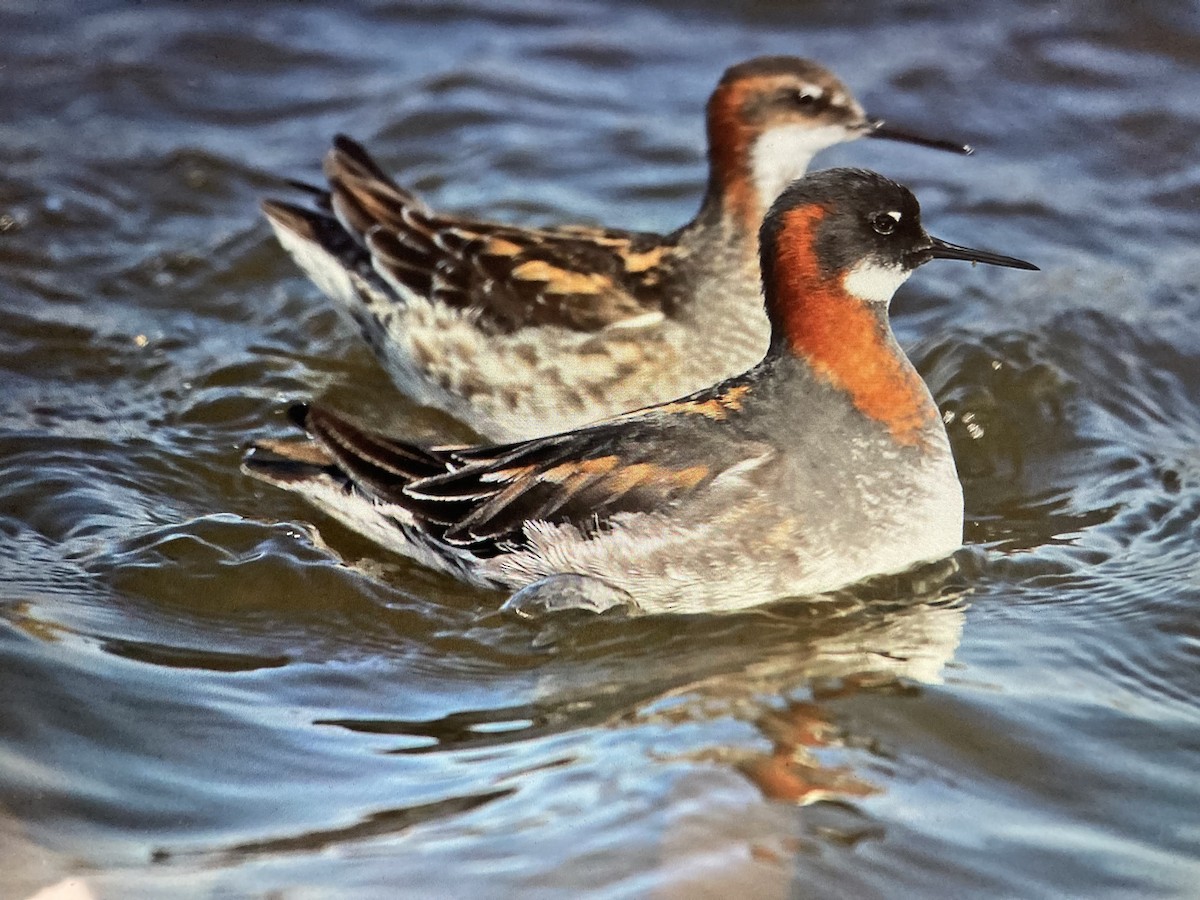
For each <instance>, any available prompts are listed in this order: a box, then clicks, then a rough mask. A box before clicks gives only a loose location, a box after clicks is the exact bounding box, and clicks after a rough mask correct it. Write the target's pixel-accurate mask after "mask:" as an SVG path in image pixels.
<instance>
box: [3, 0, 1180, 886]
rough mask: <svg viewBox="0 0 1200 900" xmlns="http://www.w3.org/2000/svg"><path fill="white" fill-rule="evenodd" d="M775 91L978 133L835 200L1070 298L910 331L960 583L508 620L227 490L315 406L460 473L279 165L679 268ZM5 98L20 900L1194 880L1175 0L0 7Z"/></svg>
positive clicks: (849, 152)
mask: <svg viewBox="0 0 1200 900" xmlns="http://www.w3.org/2000/svg"><path fill="white" fill-rule="evenodd" d="M767 52H772V53H780V52H782V53H799V54H803V55H808V56H812V57H814V58H816V59H819V60H821V61H823V62H825V63H827V64H829V65H830V66H832V67H833V68H834V69H835V70H836V71H837V72H838V73H839V74H841V75H842V76H843V77H844V78H845V79H846V81H847V82H849V83H850V85H851V86H852V87H853V88H854V89H855V90H856V91H857V92H859V94H860V96H861V97H862V99H863V100H864V103H865V105H866V106H867V107H868V109H869V110H872V111H873V112H874V113H875V114H877V115H887V116H890V117H892V118H893V119H894V120H895V121H896V122H897V123H903V124H905V125H908V126H910V127H912V128H914V129H916V128H920V129H921V130H923V131H925V132H927V133H936V134H940V135H944V136H947V137H957V138H960V139H963V140H966V141H969V142H971V143H972V144H974V145H976V146H977V148H978V150H979V152H978V153H977V154H976V156H975V157H972V158H970V159H956V158H952V157H947V156H945V155H939V154H932V153H929V152H927V151H921V150H919V149H913V148H905V147H901V146H895V145H891V146H883V145H879V144H874V145H868V144H869V143H870V142H866V143H860V144H857V145H853V146H849V147H845V148H839V149H838V150H837V151H835V152H831V153H828V154H827V155H826V156H825V157H824V158H823V161H824V162H826V163H828V164H834V163H853V164H860V165H868V166H872V167H875V168H879V169H881V170H882V171H884V172H885V173H887V174H889V175H892V176H893V177H896V178H898V179H900V180H902V181H905V182H907V183H909V184H910V185H912V186H913V187H914V189H915V190H916V191H917V193H918V195H919V196H920V198H921V200H922V202H923V204H924V208H925V213H926V221H927V222H928V224H929V226H930V230H931V231H933V232H934V233H936V234H938V235H940V236H943V237H945V238H947V239H949V240H953V241H959V242H963V243H968V244H973V245H979V246H989V247H994V248H996V249H998V250H1001V251H1005V252H1010V253H1015V254H1018V255H1021V256H1026V257H1029V258H1032V259H1034V260H1035V261H1036V262H1038V263H1039V264H1041V265H1042V267H1043V269H1044V272H1043V273H1042V274H1040V275H1030V274H1026V273H1007V272H995V271H985V270H983V269H978V270H972V269H970V268H968V267H965V266H955V265H952V264H945V265H943V266H941V267H940V268H939V267H935V266H931V267H929V268H928V269H923V270H922V271H921V272H920V273H919V275H918V276H917V277H916V278H914V279H913V281H912V283H910V284H909V285H908V286H906V287H905V288H904V290H903V291H902V293H901V296H900V298H899V299H898V300H897V303H896V305H895V311H896V325H897V330H898V333H899V334H900V337H901V339H902V341H903V342H904V343H905V345H906V346H907V347H909V348H910V349H911V351H912V353H913V355H914V358H916V359H917V360H918V361H919V363H920V366H921V369H922V372H923V373H924V374H925V375H926V376H927V378H928V379H929V381H930V383H931V385H932V386H933V387H934V390H935V393H936V395H937V397H938V399H939V401H940V402H941V403H942V405H943V407H944V409H945V411H946V417H947V420H948V421H949V422H950V428H951V432H952V437H953V439H954V442H955V448H956V453H957V455H958V459H959V465H960V469H961V472H962V474H963V478H964V482H965V487H966V498H967V507H968V510H967V511H968V519H969V524H968V538H969V542H970V545H969V547H968V548H967V549H966V550H964V551H963V552H962V553H961V554H960V555H959V558H958V560H957V562H958V570H957V571H956V572H951V573H947V572H946V571H941V570H938V571H930V572H924V573H917V574H915V575H912V576H908V577H905V578H901V579H893V580H890V581H888V582H884V583H878V584H875V585H871V586H867V587H863V588H860V589H856V590H855V591H852V592H848V593H846V594H844V595H839V596H838V597H836V598H832V599H828V600H823V601H821V602H819V603H817V602H811V601H810V602H805V601H789V602H786V603H783V604H780V605H777V606H774V607H771V608H767V609H760V610H756V611H752V612H749V613H746V614H741V615H736V616H724V617H693V618H686V619H678V618H669V617H659V618H649V619H636V620H622V619H619V618H614V619H610V618H607V617H599V618H595V617H591V618H589V617H586V616H581V617H578V618H576V617H573V616H565V617H560V618H556V619H553V620H550V621H546V622H542V623H534V624H530V623H524V622H518V621H512V620H510V619H508V618H504V617H501V616H500V615H498V614H497V613H496V610H497V608H498V606H499V603H500V602H501V599H502V598H500V597H499V596H496V595H491V594H485V593H480V592H476V591H472V590H467V589H464V588H462V587H460V586H458V585H457V584H455V583H452V582H450V581H448V580H446V579H443V578H441V577H438V576H436V575H433V574H431V573H429V572H427V571H424V570H422V569H420V568H419V567H416V566H413V565H411V564H410V563H408V562H407V561H405V560H403V559H401V558H398V557H395V556H392V555H390V554H388V553H386V552H384V551H382V550H379V549H377V548H375V547H374V546H372V545H371V544H369V543H367V542H365V541H363V540H362V539H360V538H358V537H356V536H354V535H352V534H350V533H349V532H347V531H345V530H344V529H342V528H340V527H339V526H337V525H336V524H334V523H333V522H331V521H330V520H329V519H327V518H326V517H324V516H321V515H320V514H318V513H316V512H315V511H314V510H312V509H310V508H308V507H306V506H305V505H304V504H303V503H302V502H301V501H299V500H298V499H296V498H293V497H292V496H290V495H288V494H285V493H283V492H281V491H276V490H272V489H270V488H268V487H266V486H264V485H261V484H258V483H255V482H253V481H251V480H249V479H248V478H246V477H245V476H243V475H241V474H240V473H239V471H238V460H239V457H240V453H241V449H242V448H243V447H244V445H245V444H246V443H247V442H248V441H249V440H250V439H252V438H254V437H264V436H270V435H280V434H284V433H286V432H287V429H288V426H287V424H286V422H285V420H284V418H283V417H282V415H281V409H282V408H283V406H284V405H285V404H286V403H287V402H289V401H291V400H294V399H297V398H305V397H311V396H320V397H324V398H326V399H327V400H328V401H329V402H331V403H332V404H334V405H335V406H337V407H339V408H342V409H345V410H348V411H350V412H352V413H355V414H357V415H359V416H361V417H364V418H366V419H368V420H370V421H372V422H374V423H375V424H377V425H381V426H386V427H391V428H395V429H397V430H402V431H404V432H405V433H409V434H414V435H423V436H430V437H432V436H434V435H445V434H448V433H454V432H455V426H454V425H453V423H448V422H446V421H445V420H444V419H442V418H439V417H437V416H435V415H433V414H431V413H429V412H427V411H423V410H420V409H417V408H414V407H413V406H412V405H411V404H409V403H408V402H406V401H405V399H404V398H403V397H402V396H400V395H398V394H397V393H396V392H395V390H394V389H393V388H391V387H390V385H389V383H388V382H387V380H386V378H385V377H384V376H383V374H382V373H381V371H380V369H379V368H378V367H377V366H376V364H375V363H374V361H373V359H372V358H371V357H370V355H369V353H368V352H367V351H366V349H365V348H364V347H363V345H362V344H361V343H360V341H359V339H358V338H357V337H356V335H355V333H354V331H353V329H352V328H351V327H349V326H347V325H346V324H344V323H343V322H342V320H341V319H340V318H338V316H337V314H336V313H335V311H334V309H333V308H332V306H331V304H330V303H328V302H327V301H326V300H324V299H323V298H322V297H321V296H320V295H319V293H318V292H317V290H316V289H315V288H313V287H311V286H310V285H308V284H307V283H306V282H305V281H304V280H303V278H302V277H301V276H300V275H299V274H298V273H297V271H296V270H295V268H294V267H293V266H292V265H291V264H290V262H289V261H288V260H287V259H286V258H285V257H284V255H283V253H282V252H281V251H280V250H279V249H278V248H277V247H276V246H275V245H274V243H273V241H272V240H271V239H270V237H269V235H268V229H267V228H266V226H265V225H264V223H263V222H262V221H261V220H260V218H259V216H258V213H257V209H256V203H257V200H258V198H259V197H261V196H262V195H264V194H267V193H270V192H271V191H273V190H277V189H278V181H277V178H278V176H280V175H286V176H293V177H309V178H311V177H313V176H314V175H315V174H316V172H317V164H318V160H319V157H320V155H321V154H322V152H323V151H324V148H325V146H326V143H327V141H328V139H329V137H330V136H331V135H332V134H334V133H335V132H338V131H345V132H348V133H350V134H353V135H355V136H357V137H359V138H360V139H363V140H366V141H367V142H368V144H369V146H370V147H371V148H372V149H373V150H374V151H376V152H377V153H378V154H379V156H380V157H381V159H382V160H383V161H384V162H385V163H386V164H387V165H388V166H389V167H391V168H394V169H395V170H396V171H398V172H400V173H402V177H403V179H404V180H405V181H406V182H407V183H410V184H412V185H414V186H416V187H417V188H418V189H419V190H420V191H422V192H423V193H424V194H425V195H426V196H427V197H428V198H429V199H430V200H432V201H433V202H435V203H436V204H438V205H441V206H446V207H450V208H455V209H460V210H467V211H471V212H477V213H486V214H488V215H491V216H495V217H500V218H507V219H511V220H515V221H523V222H552V221H604V222H607V223H611V224H615V225H628V226H633V227H639V228H646V229H650V228H662V229H668V228H671V227H674V226H675V225H677V224H679V223H680V222H682V221H684V220H685V219H686V218H688V217H689V216H690V214H691V213H692V211H693V209H694V207H695V205H696V203H697V199H698V195H699V192H700V189H701V187H702V184H703V181H704V167H703V162H702V154H703V146H702V128H701V122H700V118H699V111H700V109H701V107H702V104H703V102H704V99H705V98H706V96H707V94H708V91H709V90H710V88H711V86H712V84H713V83H714V81H715V79H716V77H717V75H718V74H719V72H720V70H721V69H722V68H724V66H726V65H728V64H730V63H732V62H735V61H737V60H739V59H741V58H744V57H747V56H751V55H755V54H759V53H767ZM0 60H2V62H0V83H2V84H3V98H4V99H3V101H2V102H3V107H4V110H5V115H4V116H3V117H0V156H2V158H3V160H4V164H3V166H2V167H0V388H2V390H0V447H2V448H3V449H2V452H0V535H2V537H0V582H2V583H0V660H2V662H0V895H3V896H5V897H10V896H11V897H24V896H27V895H28V894H31V893H33V892H34V891H35V890H36V889H37V888H39V887H41V886H44V885H46V884H49V883H52V882H55V881H58V880H60V879H62V878H66V877H69V876H82V877H84V878H85V879H86V880H87V883H88V884H89V886H90V888H91V890H92V891H93V892H94V893H95V894H96V895H97V896H101V897H113V898H117V897H120V898H125V897H148V898H151V897H152V898H158V897H242V896H262V897H272V898H308V897H326V896H338V897H343V896H345V897H364V898H367V897H371V898H374V897H380V896H399V895H412V896H430V895H444V896H485V895H486V896H494V895H521V896H527V895H541V896H560V895H562V896H570V895H576V894H580V893H591V894H594V895H597V896H641V895H657V896H671V897H674V896H693V895H700V894H703V893H707V895H710V896H723V895H727V894H729V893H732V892H734V891H737V892H740V894H741V895H743V896H766V897H770V896H780V897H781V896H787V895H793V896H795V895H798V896H829V897H846V896H853V897H874V896H879V897H897V896H939V897H941V896H944V897H962V896H967V895H972V896H985V895H991V896H1022V897H1034V896H1049V895H1071V896H1089V897H1098V896H1139V897H1142V896H1195V895H1196V892H1197V891H1200V888H1198V887H1197V884H1198V883H1200V851H1198V847H1200V813H1198V810H1200V779H1198V778H1197V777H1196V772H1197V770H1198V769H1200V711H1198V710H1197V701H1196V696H1197V693H1198V687H1200V665H1198V664H1200V626H1198V625H1197V621H1198V619H1197V615H1196V610H1197V605H1198V604H1200V563H1198V553H1197V549H1198V545H1197V538H1198V536H1200V535H1198V530H1200V526H1198V525H1197V517H1198V515H1200V400H1198V398H1200V329H1197V326H1196V322H1197V320H1198V319H1200V248H1198V247H1197V245H1196V234H1197V233H1200V160H1198V159H1197V156H1196V153H1195V138H1196V134H1197V133H1198V131H1200V106H1198V105H1197V103H1196V98H1197V96H1200V14H1197V11H1196V8H1195V7H1194V6H1192V5H1189V4H1184V3H1172V2H1163V3H1153V4H1152V3H1138V4H1134V3H1117V2H1109V3H1103V2H1099V3H1098V2H1086V3H1085V2H1082V0H1077V2H1060V3H1055V4H1053V5H1047V4H1039V3H1032V2H1031V3H1010V4H982V3H980V4H953V5H951V4H923V3H912V4H904V5H900V4H889V3H884V2H876V3H867V2H863V3H855V4H841V3H833V2H824V3H822V2H815V3H808V4H790V3H777V4H776V3H768V2H759V3H752V4H746V5H744V6H743V7H742V8H741V10H740V11H732V12H731V11H729V10H728V9H727V8H726V5H725V4H718V3H706V2H692V3H666V2H661V3H657V4H632V3H620V2H616V0H610V2H605V3H595V2H583V0H579V2H550V0H542V2H531V3H523V4H519V5H512V6H508V7H505V6H502V5H501V4H492V3H484V2H482V0H458V2H455V0H445V2H430V3H421V4H411V5H402V4H393V3H385V2H375V3H368V2H361V3H358V4H356V5H354V6H349V5H347V4H332V3H326V4H320V3H304V4H286V3H268V4H262V5H259V6H257V7H253V8H252V7H249V6H245V5H243V4H234V3H230V2H215V3H206V4H204V5H203V7H201V6H199V5H194V4H183V3H174V2H166V0H147V2H143V3H138V4H132V3H116V2H114V3H107V4H105V3H99V2H94V3H85V2H78V3H73V4H70V5H66V4H63V5H61V6H60V8H58V9H57V10H55V9H52V8H49V9H48V8H47V7H46V5H45V4H42V3H33V2H31V0H10V2H9V3H7V4H5V6H4V8H3V10H2V11H0ZM457 433H459V434H461V429H459V430H458V432H457Z"/></svg>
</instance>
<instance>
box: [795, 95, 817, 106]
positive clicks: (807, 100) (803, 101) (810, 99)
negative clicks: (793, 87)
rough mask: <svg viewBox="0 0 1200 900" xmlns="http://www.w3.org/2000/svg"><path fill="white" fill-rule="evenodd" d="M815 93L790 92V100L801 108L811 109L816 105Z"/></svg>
mask: <svg viewBox="0 0 1200 900" xmlns="http://www.w3.org/2000/svg"><path fill="white" fill-rule="evenodd" d="M817 99H818V98H817V95H816V94H810V93H809V92H808V91H796V92H795V93H793V94H792V102H793V103H795V104H796V105H797V106H799V107H800V108H801V109H812V108H813V107H814V106H816V105H817Z"/></svg>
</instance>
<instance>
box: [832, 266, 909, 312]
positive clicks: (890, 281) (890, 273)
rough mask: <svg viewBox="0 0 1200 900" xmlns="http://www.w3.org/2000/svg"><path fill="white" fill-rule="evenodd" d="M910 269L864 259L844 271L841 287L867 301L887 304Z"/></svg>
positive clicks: (905, 279)
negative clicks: (847, 270)
mask: <svg viewBox="0 0 1200 900" xmlns="http://www.w3.org/2000/svg"><path fill="white" fill-rule="evenodd" d="M911 274H912V269H905V268H903V267H902V266H898V265H891V266H888V265H883V264H882V263H878V262H873V261H872V260H867V259H864V260H863V261H862V262H860V263H858V264H857V265H856V266H855V267H854V268H852V269H851V270H850V271H849V272H847V273H846V275H845V277H844V278H843V279H842V287H843V288H845V289H846V293H848V294H851V295H852V296H854V297H857V298H858V299H859V300H863V301H865V302H867V303H883V304H888V303H890V302H891V300H892V295H893V294H894V293H896V289H897V288H898V287H900V285H902V284H904V282H905V281H907V280H908V276H909V275H911Z"/></svg>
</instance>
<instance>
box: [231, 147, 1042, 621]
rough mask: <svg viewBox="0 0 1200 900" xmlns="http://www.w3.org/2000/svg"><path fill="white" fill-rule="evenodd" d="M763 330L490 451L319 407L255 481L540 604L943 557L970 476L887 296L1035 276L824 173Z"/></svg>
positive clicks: (788, 236)
mask: <svg viewBox="0 0 1200 900" xmlns="http://www.w3.org/2000/svg"><path fill="white" fill-rule="evenodd" d="M761 247H762V252H761V257H762V262H761V265H762V285H763V294H764V296H765V303H766V310H767V317H768V318H769V320H770V323H771V338H770V342H769V349H768V350H767V354H766V357H765V359H763V360H762V361H761V362H760V363H759V364H758V365H756V366H754V367H753V368H751V369H750V370H749V371H747V372H745V373H743V374H741V375H737V376H735V377H733V378H730V379H727V380H725V381H723V382H721V383H720V384H717V385H715V386H713V387H709V388H707V389H705V390H702V391H699V392H696V393H693V394H691V395H689V396H686V397H683V398H682V399H678V400H673V401H670V402H668V403H664V404H660V405H657V406H650V407H647V408H645V409H641V410H639V411H636V412H632V413H628V414H626V415H623V416H619V417H617V418H615V419H610V420H607V421H604V422H599V423H596V424H592V425H589V426H586V427H584V428H580V429H577V430H574V431H567V432H565V433H561V434H556V435H553V436H549V437H543V438H539V439H535V440H531V441H526V442H520V443H510V444H501V445H498V446H475V447H471V446H464V447H435V448H423V447H417V446H414V445H411V444H408V443H405V442H404V441H401V440H397V439H395V438H391V437H385V436H383V435H379V434H374V433H371V432H369V431H367V430H365V429H363V428H361V427H359V426H356V425H354V424H352V423H351V422H349V421H347V420H345V419H344V418H342V417H340V416H338V415H337V414H335V413H333V412H331V411H329V410H327V409H323V408H320V407H301V408H299V409H298V412H297V417H298V419H299V421H300V422H301V424H302V425H303V426H304V427H305V428H306V429H307V430H308V432H309V434H310V435H311V440H309V441H303V442H297V443H288V442H263V443H261V444H259V445H258V447H257V448H255V450H252V451H251V453H250V454H248V456H247V458H246V461H245V467H246V469H247V471H249V472H250V473H251V474H252V475H255V476H257V477H259V478H262V479H264V480H266V481H269V482H272V483H274V484H277V485H279V486H280V487H284V488H287V489H290V490H295V491H298V492H300V493H302V494H304V495H305V496H306V497H307V498H308V499H309V500H311V501H312V502H313V503H315V504H316V505H317V506H319V507H321V508H323V509H325V510H326V511H328V512H329V513H331V514H332V515H333V516H335V517H336V518H338V519H340V520H342V521H344V522H345V523H347V524H348V525H349V526H350V527H352V528H355V529H357V530H359V531H361V532H362V533H364V534H366V535H368V536H370V537H371V538H373V539H374V540H376V541H378V542H380V543H381V544H384V545H386V546H388V547H390V548H392V549H395V550H398V551H399V552H401V553H404V554H407V555H408V556H411V557H413V558H414V559H417V560H419V561H421V562H423V563H426V564H428V565H430V566H434V567H436V568H439V569H441V570H443V571H446V572H450V573H452V574H454V575H456V576H458V577H460V578H462V579H464V580H466V581H468V582H470V583H472V584H476V585H481V586H487V587H494V588H501V589H506V590H518V591H520V594H519V595H518V597H521V596H522V595H523V596H524V599H526V600H529V601H530V602H541V601H542V600H543V599H545V598H546V597H551V598H552V599H551V603H552V604H553V605H559V604H558V601H557V600H554V599H553V598H554V597H567V598H569V599H570V600H571V601H573V602H578V603H581V604H587V605H591V606H594V607H600V606H608V605H612V604H613V603H615V602H628V603H631V604H635V605H636V606H639V607H641V608H642V609H644V610H647V611H654V612H665V611H673V612H701V611H712V610H726V609H732V608H738V607H744V606H750V605H753V604H758V603H762V602H764V601H767V600H771V599H775V598H778V597H783V596H790V595H798V594H811V593H817V592H822V591H827V590H831V589H834V588H838V587H840V586H843V585H846V584H849V583H851V582H855V581H858V580H860V579H863V578H866V577H868V576H871V575H877V574H884V573H891V572H897V571H900V570H903V569H905V568H907V567H909V566H910V565H913V564H915V563H918V562H921V561H924V560H931V559H937V558H940V557H943V556H945V555H947V554H949V553H951V552H953V551H954V550H955V549H956V548H958V547H959V545H960V543H961V541H962V525H963V502H962V489H961V486H960V484H959V481H958V476H957V473H956V472H955V468H954V460H953V458H952V456H951V453H950V444H949V441H948V439H947V436H946V431H945V429H944V427H943V425H942V421H941V418H940V417H939V415H938V409H937V406H935V405H934V402H933V398H932V397H931V396H930V394H929V390H928V388H926V386H925V383H924V382H923V381H922V380H921V378H920V376H919V375H918V374H917V372H916V370H915V369H914V368H913V366H912V364H911V363H910V362H909V360H908V358H907V357H906V356H905V355H904V353H903V351H902V350H901V349H900V347H899V345H898V344H897V343H896V341H895V338H894V337H893V336H892V331H891V327H890V325H889V322H888V306H889V303H890V301H891V298H892V294H893V292H894V291H895V290H896V289H897V288H898V287H899V286H900V285H901V284H902V283H903V282H904V280H905V279H907V278H908V277H909V275H911V274H912V272H913V270H915V269H916V268H917V267H918V266H920V265H922V264H923V263H926V262H928V261H930V260H932V259H963V260H971V261H974V262H982V263H989V264H991V265H997V266H1010V267H1013V268H1022V269H1034V268H1036V267H1035V266H1033V265H1031V264H1030V263H1027V262H1024V261H1022V260H1019V259H1013V258H1011V257H1007V256H999V255H997V254H994V253H989V252H986V251H982V250H971V249H968V248H965V247H958V246H955V245H953V244H948V243H946V242H944V241H941V240H938V239H937V238H932V237H930V236H929V235H928V234H927V233H926V231H925V229H924V228H923V227H922V225H921V221H920V208H919V206H918V204H917V200H916V198H915V197H914V196H913V195H912V194H911V193H910V192H909V191H908V190H907V189H905V188H904V187H902V186H900V185H898V184H896V183H894V182H892V181H889V180H888V179H886V178H884V177H883V176H881V175H876V174H874V173H871V172H866V171H862V170H857V169H831V170H829V171H825V172H818V173H816V174H813V175H810V176H808V177H806V178H803V179H801V180H800V181H798V182H796V183H795V184H793V185H792V186H791V187H789V188H788V189H787V190H786V191H785V192H784V193H783V195H782V196H781V197H780V198H779V200H778V201H777V202H776V203H775V205H774V206H773V207H772V209H771V211H770V213H769V214H768V216H767V218H766V221H765V222H764V224H763V227H762V232H761Z"/></svg>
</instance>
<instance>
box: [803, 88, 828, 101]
mask: <svg viewBox="0 0 1200 900" xmlns="http://www.w3.org/2000/svg"><path fill="white" fill-rule="evenodd" d="M800 93H801V95H803V96H805V97H812V98H813V99H814V100H820V99H821V97H822V96H824V94H825V90H824V88H819V87H817V86H816V85H815V84H806V85H805V86H804V87H803V88H801V89H800Z"/></svg>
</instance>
